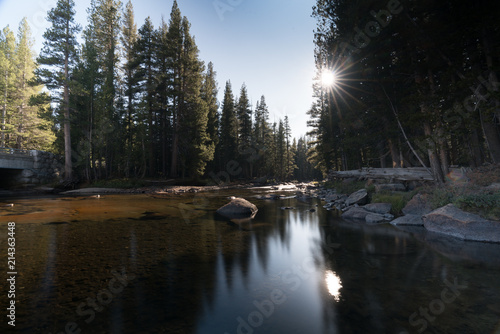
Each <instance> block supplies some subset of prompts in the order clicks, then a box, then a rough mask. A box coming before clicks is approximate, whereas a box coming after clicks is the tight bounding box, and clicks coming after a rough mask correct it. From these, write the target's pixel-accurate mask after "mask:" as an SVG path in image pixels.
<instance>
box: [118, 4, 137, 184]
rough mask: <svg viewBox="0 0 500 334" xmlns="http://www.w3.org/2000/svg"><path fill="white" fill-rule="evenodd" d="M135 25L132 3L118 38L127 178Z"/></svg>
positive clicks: (132, 113)
mask: <svg viewBox="0 0 500 334" xmlns="http://www.w3.org/2000/svg"><path fill="white" fill-rule="evenodd" d="M137 39H138V34H137V25H136V24H135V20H134V8H133V6H132V2H131V1H130V0H129V2H128V3H127V5H126V9H125V12H124V13H123V26H122V36H121V38H120V41H121V44H122V55H123V58H124V63H123V67H122V71H123V81H124V85H125V95H126V98H127V102H126V108H127V113H126V116H125V132H126V138H125V150H126V157H125V159H126V161H125V176H126V177H128V176H129V173H130V169H131V164H132V162H131V156H132V151H133V132H134V129H133V127H134V122H133V119H134V117H135V113H136V110H135V109H136V104H137V101H136V93H137V74H136V73H137V57H136V54H135V46H136V43H137Z"/></svg>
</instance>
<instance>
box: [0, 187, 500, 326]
mask: <svg viewBox="0 0 500 334" xmlns="http://www.w3.org/2000/svg"><path fill="white" fill-rule="evenodd" d="M235 192H236V191H234V190H233V191H231V190H225V191H219V192H209V193H197V194H184V195H168V194H165V195H147V194H141V195H103V196H100V197H97V196H80V197H60V196H58V197H55V196H54V197H41V198H17V199H6V198H2V199H0V230H1V232H0V245H1V253H0V268H1V271H2V272H3V275H2V277H7V278H8V277H9V276H8V275H6V273H7V272H8V271H9V270H8V268H7V263H8V259H7V257H8V252H7V248H8V246H7V240H8V239H7V238H8V222H15V223H16V224H15V240H16V244H15V261H16V268H15V269H16V272H17V275H16V277H15V298H13V300H15V306H16V310H15V324H16V326H15V330H16V331H15V332H16V333H53V334H56V333H200V334H202V333H203V334H204V333H217V334H226V333H227V334H233V333H245V334H249V333H307V334H309V333H313V334H314V333H395V334H402V333H424V332H425V333H500V245H495V244H484V243H471V242H461V241H456V240H451V239H448V238H445V237H441V236H439V235H434V234H430V233H426V232H425V230H424V229H423V228H413V229H407V230H401V229H398V228H396V227H393V226H392V225H390V224H382V225H366V224H361V223H354V222H346V221H343V220H342V219H340V218H339V217H338V214H337V213H335V212H333V211H326V210H325V209H323V208H322V207H321V202H320V201H319V200H317V199H307V200H299V199H295V198H290V199H285V200H279V201H270V200H258V199H256V195H258V194H260V193H261V192H259V190H237V192H238V193H237V194H235ZM231 195H238V196H242V197H244V198H246V199H248V200H250V201H251V202H253V203H254V204H256V205H257V206H258V208H259V212H258V214H257V215H256V217H255V219H253V220H252V221H251V222H248V221H238V222H230V221H227V220H225V219H223V218H221V217H218V216H217V215H216V214H215V210H216V209H217V208H218V207H220V206H222V205H223V204H225V203H227V202H228V199H227V198H228V196H231ZM284 206H290V207H294V209H293V210H282V209H281V207H284ZM311 209H315V210H311ZM11 255H13V254H11ZM2 281H3V283H2V285H1V287H2V291H1V298H0V300H1V309H2V310H3V311H2V312H0V313H2V314H1V315H2V317H1V318H2V322H1V324H0V329H1V332H2V333H4V332H5V329H9V327H12V326H9V325H8V321H9V318H8V317H6V315H8V312H9V311H8V310H6V308H7V307H8V306H9V304H8V298H7V295H8V292H9V284H5V278H4V279H2ZM11 329H12V328H11Z"/></svg>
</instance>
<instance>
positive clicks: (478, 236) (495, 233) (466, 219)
mask: <svg viewBox="0 0 500 334" xmlns="http://www.w3.org/2000/svg"><path fill="white" fill-rule="evenodd" d="M423 220H424V226H425V228H426V229H427V230H428V231H431V232H436V233H441V234H446V235H449V236H453V237H455V238H459V239H462V240H472V241H483V242H498V243H500V222H495V221H490V220H486V219H484V218H481V217H479V216H478V215H475V214H472V213H469V212H465V211H462V210H460V209H459V208H457V207H456V206H454V205H453V204H448V205H446V206H444V207H442V208H439V209H437V210H434V211H432V212H431V213H429V214H427V215H425V216H424V217H423Z"/></svg>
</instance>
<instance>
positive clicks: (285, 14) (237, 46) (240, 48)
mask: <svg viewBox="0 0 500 334" xmlns="http://www.w3.org/2000/svg"><path fill="white" fill-rule="evenodd" d="M126 1H128V0H126ZM126 1H124V3H126ZM75 2H76V11H77V17H76V18H77V21H78V22H79V23H80V24H81V25H82V26H85V25H86V22H87V12H86V10H87V8H88V7H89V5H90V0H84V1H80V0H76V1H75ZM172 2H173V0H163V1H158V0H142V1H140V0H133V1H132V3H133V5H134V11H135V19H136V23H137V26H138V28H139V27H140V26H141V25H142V24H143V23H144V19H145V18H146V17H147V16H150V17H151V19H152V21H153V23H154V24H155V26H158V25H159V23H160V21H161V18H162V17H164V19H165V20H166V21H167V22H168V20H169V17H170V10H171V8H172ZM55 3H56V0H0V28H4V27H5V26H6V25H9V26H10V28H11V29H12V30H14V31H17V27H18V25H19V22H20V21H21V19H22V18H23V17H24V16H26V17H27V18H28V21H29V22H30V26H31V28H32V31H33V37H34V38H35V42H36V44H35V49H36V51H37V52H38V51H39V49H40V48H41V45H42V42H43V38H42V34H43V32H44V31H45V29H46V28H47V27H48V24H47V22H46V21H45V17H46V13H47V11H48V10H49V9H51V8H52V7H53V6H54V5H55ZM178 4H179V8H180V10H181V12H182V15H184V16H187V18H188V19H189V21H190V22H191V34H193V35H194V36H195V38H196V44H197V45H198V48H199V49H200V58H201V59H202V60H203V61H205V63H208V62H209V61H212V62H213V63H214V67H215V70H216V71H217V81H218V83H219V98H220V99H222V94H223V90H224V86H225V82H226V81H227V80H231V83H232V88H233V92H234V94H235V95H239V91H240V88H241V85H242V84H243V83H245V84H246V86H247V90H248V93H249V96H250V98H251V101H252V104H253V105H254V106H255V103H256V102H257V101H258V100H259V99H260V96H261V95H265V96H266V101H267V104H268V106H269V109H270V114H271V121H273V120H276V121H277V120H278V119H279V118H282V119H283V118H284V117H285V115H288V117H289V119H290V123H291V126H292V132H293V133H292V134H293V136H294V137H298V136H300V135H304V134H305V133H306V131H307V129H306V121H307V119H308V117H307V115H306V112H307V110H308V109H309V108H310V106H311V103H312V78H313V76H314V44H313V31H314V28H315V21H314V19H313V18H311V12H312V6H313V5H314V4H315V0H178Z"/></svg>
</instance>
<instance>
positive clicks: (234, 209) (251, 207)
mask: <svg viewBox="0 0 500 334" xmlns="http://www.w3.org/2000/svg"><path fill="white" fill-rule="evenodd" d="M257 211H258V209H257V207H256V206H255V204H252V203H250V202H249V201H247V200H246V199H244V198H233V199H232V200H231V202H229V203H227V204H226V205H224V206H223V207H221V208H219V209H218V210H217V213H218V214H220V215H221V216H224V217H226V218H229V219H241V218H253V217H255V215H256V214H257Z"/></svg>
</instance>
